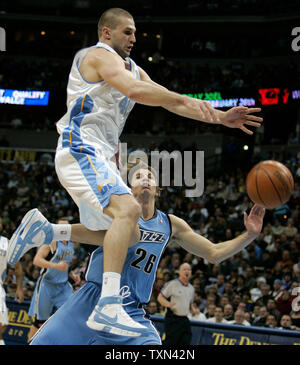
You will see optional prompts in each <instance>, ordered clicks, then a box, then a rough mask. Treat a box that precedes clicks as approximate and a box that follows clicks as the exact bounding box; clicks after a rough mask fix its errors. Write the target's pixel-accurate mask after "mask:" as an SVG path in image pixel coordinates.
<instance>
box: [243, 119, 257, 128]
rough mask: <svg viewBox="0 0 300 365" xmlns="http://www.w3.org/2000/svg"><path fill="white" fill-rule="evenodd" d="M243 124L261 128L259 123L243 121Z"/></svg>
mask: <svg viewBox="0 0 300 365" xmlns="http://www.w3.org/2000/svg"><path fill="white" fill-rule="evenodd" d="M244 124H247V125H252V126H253V127H260V126H261V124H260V123H257V122H251V121H250V120H246V121H244Z"/></svg>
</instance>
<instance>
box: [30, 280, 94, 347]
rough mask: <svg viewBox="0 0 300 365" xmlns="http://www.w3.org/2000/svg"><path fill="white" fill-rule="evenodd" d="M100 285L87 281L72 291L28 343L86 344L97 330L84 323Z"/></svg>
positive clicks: (92, 306)
mask: <svg viewBox="0 0 300 365" xmlns="http://www.w3.org/2000/svg"><path fill="white" fill-rule="evenodd" d="M100 292H101V287H100V286H99V285H97V284H95V283H92V282H87V283H86V284H84V285H83V286H82V287H80V288H79V289H78V290H77V291H76V292H74V293H73V294H72V295H71V296H70V297H69V299H68V300H67V301H66V302H65V304H64V305H63V306H61V307H60V308H59V309H58V310H57V311H56V312H55V313H54V314H53V315H52V316H51V317H50V318H49V319H48V320H47V321H46V322H45V323H44V325H43V326H42V327H41V328H40V329H39V331H37V333H36V334H35V336H33V338H32V341H31V343H30V345H88V344H89V342H90V339H91V338H93V337H94V336H95V334H98V332H96V331H94V330H92V329H90V328H89V327H87V325H86V321H87V319H88V316H89V314H90V313H91V311H92V310H93V308H94V307H95V305H96V304H97V301H98V299H99V296H100Z"/></svg>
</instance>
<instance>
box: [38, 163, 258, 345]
mask: <svg viewBox="0 0 300 365" xmlns="http://www.w3.org/2000/svg"><path fill="white" fill-rule="evenodd" d="M133 169H135V170H132V179H131V188H132V192H133V195H134V197H135V198H136V199H137V201H138V202H139V204H140V206H141V211H142V214H141V217H140V218H139V220H138V224H139V227H140V240H139V242H138V243H136V244H132V245H131V247H129V249H128V252H127V256H126V260H125V263H124V266H123V271H122V275H121V278H122V279H121V285H122V286H123V287H122V288H121V291H120V294H119V295H117V296H115V302H116V304H120V305H122V306H123V307H124V310H125V311H126V312H127V313H128V315H129V316H130V317H131V318H133V319H134V320H135V321H136V322H138V323H140V324H141V325H143V326H144V327H145V328H146V329H147V330H146V331H145V332H144V333H143V334H141V335H136V336H135V337H134V336H133V334H132V333H128V330H127V329H126V330H125V329H124V330H123V333H122V335H121V336H120V333H119V331H117V332H114V327H113V326H110V325H109V324H108V325H107V327H108V331H107V332H110V333H109V334H107V333H104V332H98V331H93V330H92V329H91V328H89V327H90V326H88V327H87V326H86V321H87V322H88V321H89V320H90V318H89V313H90V311H91V310H92V309H93V307H94V306H95V304H96V303H97V301H98V297H99V295H101V286H102V281H101V277H102V271H103V248H102V247H99V248H97V249H96V250H95V251H94V252H93V253H92V255H91V257H90V261H89V264H88V267H87V270H86V274H85V275H86V280H87V283H86V284H84V285H83V286H82V287H81V288H80V289H79V290H77V291H76V292H75V293H74V294H73V295H72V296H71V297H70V298H69V299H68V301H67V302H66V303H65V304H64V305H63V306H62V307H61V308H60V309H59V310H58V311H57V312H56V313H55V314H54V315H53V316H52V317H50V319H49V320H48V321H47V322H46V323H45V324H44V325H43V326H42V327H41V328H40V330H39V331H38V332H37V333H36V335H35V336H34V337H33V339H32V342H31V344H32V345H125V344H126V345H155V344H157V345H158V344H161V340H160V337H159V334H158V333H157V331H156V329H155V328H154V326H153V325H152V323H151V321H150V320H149V319H148V318H146V317H145V314H146V313H145V311H144V309H143V305H145V304H146V303H148V302H149V300H150V297H151V292H152V286H153V283H154V280H155V277H156V270H157V266H158V263H159V261H160V257H161V255H162V253H163V251H164V249H165V247H166V245H167V243H168V241H169V239H170V237H171V236H172V235H174V236H175V237H177V238H178V239H179V242H180V245H181V246H182V247H183V248H185V249H186V250H187V251H189V252H191V253H193V254H195V255H197V256H201V257H203V258H205V259H206V260H208V261H209V262H212V263H218V262H221V261H222V260H225V259H227V258H229V257H231V256H233V255H235V254H236V253H237V252H239V251H240V250H242V249H243V248H244V247H246V246H247V245H248V244H250V243H251V242H252V241H253V240H254V239H255V238H256V237H257V236H258V234H259V233H260V231H261V228H262V224H263V217H264V212H265V210H264V208H261V207H259V206H257V205H255V206H254V207H253V208H252V210H251V212H250V214H249V216H247V214H246V213H245V216H244V223H245V227H246V232H245V233H243V234H241V235H240V236H238V237H236V238H234V239H232V240H230V241H226V242H222V243H218V244H213V243H212V242H210V241H209V240H208V239H206V238H204V237H202V236H200V235H199V234H197V233H195V232H194V231H193V230H192V229H191V227H190V226H189V225H188V224H187V223H186V222H185V221H184V220H182V219H180V218H178V217H176V216H175V215H171V214H170V215H167V214H165V213H163V212H161V211H160V210H158V209H156V208H155V196H156V195H157V183H156V178H155V175H154V173H153V172H151V170H149V169H148V168H147V167H142V168H141V164H139V165H138V166H137V167H136V168H133ZM99 262H100V265H99ZM123 300H124V301H123ZM115 320H116V317H107V322H108V323H113V322H114V321H115Z"/></svg>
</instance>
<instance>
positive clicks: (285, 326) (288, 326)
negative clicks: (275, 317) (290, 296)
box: [279, 314, 295, 330]
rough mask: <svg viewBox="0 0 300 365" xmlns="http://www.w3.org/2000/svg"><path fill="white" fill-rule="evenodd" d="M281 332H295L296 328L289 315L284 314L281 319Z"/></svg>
mask: <svg viewBox="0 0 300 365" xmlns="http://www.w3.org/2000/svg"><path fill="white" fill-rule="evenodd" d="M279 329H280V330H294V329H295V327H294V326H293V325H292V319H291V316H290V315H289V314H283V316H282V317H281V319H280V327H279Z"/></svg>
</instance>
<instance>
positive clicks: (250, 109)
mask: <svg viewBox="0 0 300 365" xmlns="http://www.w3.org/2000/svg"><path fill="white" fill-rule="evenodd" d="M260 111H261V108H248V110H247V111H246V114H251V113H258V112H260Z"/></svg>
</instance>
